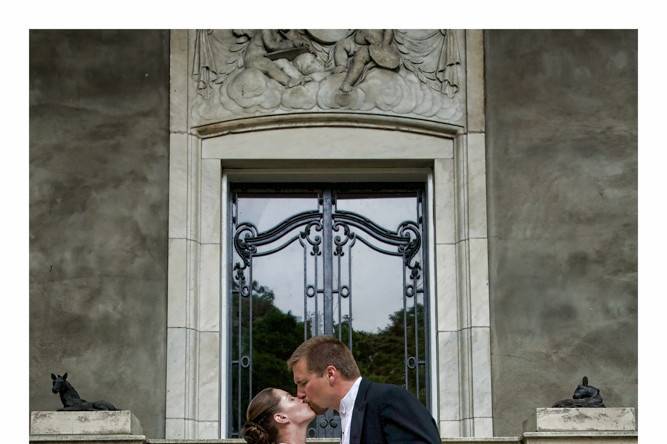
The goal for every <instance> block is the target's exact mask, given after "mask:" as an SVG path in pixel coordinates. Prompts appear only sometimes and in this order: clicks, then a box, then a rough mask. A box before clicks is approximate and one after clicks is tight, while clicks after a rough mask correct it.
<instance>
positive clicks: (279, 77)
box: [191, 29, 464, 123]
mask: <svg viewBox="0 0 667 444" xmlns="http://www.w3.org/2000/svg"><path fill="white" fill-rule="evenodd" d="M457 32H458V31H450V30H442V29H441V30H392V29H325V30H322V29H319V30H310V29H308V30H300V29H288V30H278V29H234V30H197V31H196V32H195V33H194V56H193V59H192V71H191V73H192V79H193V81H194V82H195V85H196V91H197V96H196V97H195V99H194V100H193V103H192V105H193V108H192V111H193V116H194V117H195V118H199V119H201V120H203V121H206V120H213V119H223V120H224V119H231V118H236V117H247V116H249V115H261V114H269V113H287V112H298V111H356V112H381V113H382V112H386V113H389V114H397V115H407V116H420V117H427V118H432V119H435V120H441V121H447V122H453V123H456V122H457V121H458V120H460V119H461V118H462V116H463V112H464V103H463V102H464V99H463V97H462V95H463V94H462V92H461V91H460V90H461V87H462V80H463V67H462V59H461V56H460V54H461V50H460V48H459V41H458V40H459V38H458V37H457ZM378 110H379V111H378Z"/></svg>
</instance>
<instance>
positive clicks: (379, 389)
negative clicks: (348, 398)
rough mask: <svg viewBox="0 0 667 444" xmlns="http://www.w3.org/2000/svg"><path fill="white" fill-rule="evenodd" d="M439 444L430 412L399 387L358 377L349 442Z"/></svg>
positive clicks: (362, 443)
mask: <svg viewBox="0 0 667 444" xmlns="http://www.w3.org/2000/svg"><path fill="white" fill-rule="evenodd" d="M384 443H387V444H390V443H396V444H399V443H401V444H408V443H409V444H413V443H428V444H440V443H441V441H440V436H439V434H438V428H437V426H436V424H435V421H434V420H433V417H432V416H431V414H430V413H429V412H428V410H426V408H425V407H424V406H423V404H422V403H420V402H419V401H418V400H417V398H415V397H414V396H412V395H411V394H410V393H408V392H407V391H406V390H405V389H404V388H403V387H399V386H397V385H390V384H378V383H375V382H371V381H369V380H367V379H363V378H362V379H361V383H360V384H359V391H358V392H357V399H356V400H355V402H354V410H353V413H352V422H351V424H350V444H384Z"/></svg>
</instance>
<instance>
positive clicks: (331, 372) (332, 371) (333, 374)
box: [325, 365, 338, 385]
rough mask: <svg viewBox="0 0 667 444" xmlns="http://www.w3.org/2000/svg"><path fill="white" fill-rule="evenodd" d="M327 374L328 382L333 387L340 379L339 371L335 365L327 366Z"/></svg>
mask: <svg viewBox="0 0 667 444" xmlns="http://www.w3.org/2000/svg"><path fill="white" fill-rule="evenodd" d="M325 372H326V375H327V380H328V381H329V385H333V384H334V382H335V381H336V379H337V378H338V369H337V368H336V367H334V366H333V365H327V368H326V370H325Z"/></svg>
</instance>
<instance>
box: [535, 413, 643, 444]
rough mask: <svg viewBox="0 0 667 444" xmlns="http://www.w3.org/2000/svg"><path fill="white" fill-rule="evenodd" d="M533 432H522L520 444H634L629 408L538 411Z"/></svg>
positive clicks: (633, 429)
mask: <svg viewBox="0 0 667 444" xmlns="http://www.w3.org/2000/svg"><path fill="white" fill-rule="evenodd" d="M535 422H536V428H537V431H536V432H524V434H523V442H524V444H578V443H581V444H593V443H595V444H636V443H637V421H636V419H635V409H632V408H540V409H536V411H535Z"/></svg>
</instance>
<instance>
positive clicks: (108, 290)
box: [30, 31, 169, 437]
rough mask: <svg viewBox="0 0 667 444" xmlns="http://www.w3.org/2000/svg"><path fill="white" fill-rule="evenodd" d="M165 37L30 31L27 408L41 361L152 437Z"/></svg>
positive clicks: (155, 433)
mask: <svg viewBox="0 0 667 444" xmlns="http://www.w3.org/2000/svg"><path fill="white" fill-rule="evenodd" d="M168 87H169V34H168V32H165V31H120V32H118V31H86V32H81V31H79V32H72V31H32V32H31V33H30V410H50V409H56V408H58V407H60V401H59V399H58V397H57V396H56V395H54V394H51V391H50V389H51V380H50V376H49V374H50V373H51V372H58V373H62V372H65V371H67V372H69V379H70V380H71V382H72V383H73V384H74V386H75V387H76V388H77V390H78V391H79V393H80V395H81V396H82V397H83V398H86V399H88V400H95V399H100V398H102V399H106V400H109V401H112V402H113V403H114V404H116V406H119V407H122V408H124V409H130V410H132V411H133V413H135V414H136V416H137V417H138V418H139V420H140V421H141V424H142V426H143V428H144V431H145V433H146V434H147V435H148V436H151V437H162V436H164V408H165V407H164V406H165V385H166V382H165V373H166V371H165V359H166V287H167V213H168V212H167V209H168V208H167V205H168V170H169V167H168V153H169V151H168V146H169V145H168V143H169V140H168V134H169V130H168V123H169V122H168V120H169V97H168Z"/></svg>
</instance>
